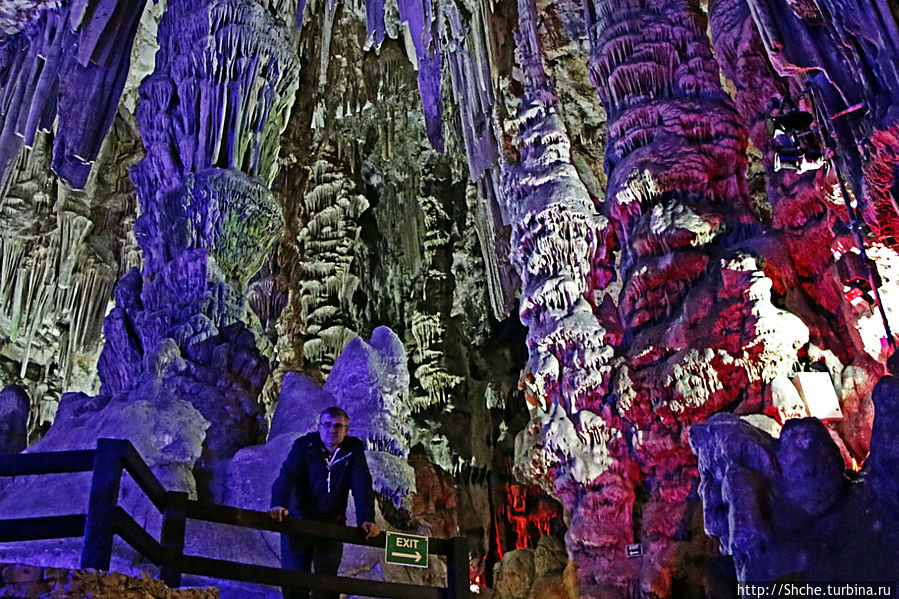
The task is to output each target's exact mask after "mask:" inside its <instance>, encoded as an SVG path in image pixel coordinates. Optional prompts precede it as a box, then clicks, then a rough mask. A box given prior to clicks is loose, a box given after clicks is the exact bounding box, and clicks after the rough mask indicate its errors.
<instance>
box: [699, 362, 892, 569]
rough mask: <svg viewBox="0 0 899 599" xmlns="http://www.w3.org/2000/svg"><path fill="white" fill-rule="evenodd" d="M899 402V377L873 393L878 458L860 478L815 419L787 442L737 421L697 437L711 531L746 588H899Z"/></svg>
mask: <svg viewBox="0 0 899 599" xmlns="http://www.w3.org/2000/svg"><path fill="white" fill-rule="evenodd" d="M892 362H895V359H894V360H892ZM895 366H896V364H895V363H894V364H892V367H893V368H892V369H891V370H893V371H894V370H895ZM897 398H899V380H897V379H896V377H895V372H894V373H893V375H892V376H886V377H884V378H882V379H881V380H880V382H879V383H878V384H877V386H876V387H875V389H874V393H873V399H874V406H875V409H876V416H875V418H874V428H873V432H872V435H871V454H870V456H869V457H868V459H867V460H866V462H865V465H864V467H863V468H862V469H861V471H860V472H857V473H856V472H854V471H852V470H847V469H845V467H844V465H843V460H842V458H841V456H840V451H839V449H838V448H837V446H836V445H834V443H833V442H832V441H831V439H830V436H829V435H828V432H827V429H826V428H825V427H824V425H823V424H822V423H821V422H820V421H819V420H817V419H815V418H803V419H793V420H790V421H788V422H787V423H786V425H785V426H784V428H783V430H782V431H781V433H780V438H779V439H774V438H772V437H771V436H770V435H768V434H766V433H764V432H762V431H760V430H758V429H757V428H755V427H754V426H752V425H750V424H748V423H747V422H745V421H744V420H742V419H740V418H739V417H737V416H734V415H732V414H718V415H715V416H713V417H711V418H710V419H709V420H708V422H706V423H705V424H697V425H695V426H694V427H693V428H692V429H691V430H690V444H691V446H692V447H693V450H694V451H695V452H696V454H697V456H698V457H699V468H700V475H701V478H702V482H701V484H700V487H699V493H700V496H701V497H702V500H703V505H704V514H705V530H706V532H707V533H708V534H709V535H710V536H712V537H714V538H716V539H718V541H719V543H720V546H721V550H722V552H724V553H726V554H727V555H731V556H733V558H734V564H735V566H736V570H737V576H738V578H739V580H741V581H775V580H777V581H786V580H791V581H797V582H805V581H828V582H831V581H832V582H835V583H839V582H847V581H881V582H882V581H894V580H895V576H896V570H895V566H894V565H895V560H896V559H897V557H899V535H897V533H896V531H897V522H896V519H897V518H896V514H897V511H896V508H897V505H896V499H897V481H896V456H897V452H896V447H897V441H896V425H897V421H896V418H897V410H896V406H897Z"/></svg>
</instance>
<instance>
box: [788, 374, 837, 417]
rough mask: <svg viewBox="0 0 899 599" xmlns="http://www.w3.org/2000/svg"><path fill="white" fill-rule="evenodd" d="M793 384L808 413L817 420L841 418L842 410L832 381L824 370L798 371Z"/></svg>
mask: <svg viewBox="0 0 899 599" xmlns="http://www.w3.org/2000/svg"><path fill="white" fill-rule="evenodd" d="M793 385H795V386H796V390H797V391H799V395H801V396H802V399H803V400H804V401H805V405H806V406H808V411H809V414H811V415H812V416H814V417H815V418H818V419H819V420H822V421H825V422H827V421H828V420H842V419H843V410H841V409H840V400H839V399H838V398H837V393H836V391H834V388H833V382H832V381H831V380H830V375H829V374H827V373H826V372H798V373H796V376H794V377H793Z"/></svg>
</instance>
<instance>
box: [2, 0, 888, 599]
mask: <svg viewBox="0 0 899 599" xmlns="http://www.w3.org/2000/svg"><path fill="white" fill-rule="evenodd" d="M897 48H899V34H897V28H896V19H895V14H893V13H891V12H890V11H889V10H888V7H887V5H886V3H884V2H880V1H878V2H875V3H874V4H873V5H872V6H871V7H866V6H864V5H863V4H862V3H859V2H854V1H852V0H803V1H799V0H797V1H787V0H783V1H781V0H712V1H710V2H708V3H707V6H706V5H704V4H703V5H700V3H698V2H694V1H691V0H651V1H650V0H647V1H638V0H583V2H578V1H575V0H540V1H538V2H529V1H527V0H520V1H519V2H517V3H512V2H502V3H495V4H494V3H482V2H477V1H474V0H467V1H465V0H458V1H451V0H438V1H434V2H432V1H429V2H425V3H418V2H406V1H402V0H400V1H398V2H397V3H392V2H386V3H385V2H379V1H377V0H369V1H368V2H365V3H362V2H358V1H351V2H330V1H329V2H324V1H320V0H309V2H302V3H299V4H298V5H294V3H287V2H280V1H277V0H271V1H260V2H256V1H253V2H249V1H238V0H229V1H224V0H212V1H210V2H203V3H200V4H197V3H192V2H185V1H178V0H172V1H170V2H167V3H166V2H160V3H158V4H156V3H148V4H146V5H145V4H144V3H143V2H134V3H130V2H114V1H113V0H105V1H101V0H79V1H73V2H25V3H17V4H16V5H15V7H14V8H12V9H7V8H2V9H0V82H2V90H0V94H2V95H0V98H2V100H3V102H2V104H0V140H2V151H0V172H2V174H3V178H2V188H0V191H2V193H3V196H2V199H0V222H2V226H0V254H2V265H3V268H2V270H0V330H2V331H3V338H2V347H0V381H2V382H3V384H4V385H8V384H16V385H19V386H20V387H21V389H23V390H24V391H25V392H26V393H27V395H28V396H30V404H31V405H30V411H29V416H28V419H27V423H26V431H24V432H23V434H27V437H28V438H29V441H30V443H34V442H36V441H38V440H39V439H41V438H42V437H43V436H44V435H45V434H46V435H47V438H48V439H50V440H51V441H52V442H53V443H62V441H61V437H60V433H59V432H57V433H55V435H56V436H54V432H53V426H52V425H51V423H52V422H53V421H54V418H55V415H56V413H57V409H58V408H57V406H61V407H60V408H59V409H60V410H61V413H62V414H69V417H75V416H78V417H82V416H83V415H84V414H88V413H91V414H93V413H96V414H102V413H107V414H113V413H114V414H116V416H115V418H111V419H109V418H107V420H108V422H111V423H114V422H119V420H118V418H120V417H122V416H119V415H118V414H120V411H122V410H124V411H123V412H121V413H124V414H127V413H129V412H128V411H127V410H128V409H130V408H129V406H136V405H141V406H144V405H146V406H148V409H151V410H156V411H158V412H159V413H160V416H159V418H160V419H161V420H162V421H165V422H169V419H168V417H167V416H165V412H166V410H170V411H172V414H174V413H178V414H181V413H184V414H188V413H189V414H190V417H189V420H190V422H191V423H192V424H191V426H190V427H189V428H187V429H185V430H184V431H181V432H180V433H178V432H174V433H173V434H175V436H176V437H177V436H178V435H179V434H181V435H182V436H185V440H186V441H187V446H189V447H190V450H189V451H186V452H175V454H177V455H168V456H166V454H165V452H164V451H163V452H162V454H163V455H162V457H160V458H159V463H158V464H154V466H157V467H159V468H162V469H165V468H167V466H165V463H166V460H169V461H170V462H171V465H172V467H171V469H170V470H171V473H170V477H169V479H168V480H169V482H170V483H171V484H172V485H175V486H180V487H182V488H186V489H189V490H191V491H192V492H197V493H199V494H201V495H205V496H209V497H218V498H220V497H222V496H223V495H222V494H223V493H226V491H225V489H226V488H227V484H228V483H227V480H228V474H227V472H228V471H229V468H231V465H230V464H231V463H232V462H231V460H232V456H234V455H235V454H236V453H238V452H240V451H241V450H244V449H252V448H254V447H264V446H263V445H260V443H261V442H262V441H264V440H265V437H266V433H267V428H268V426H269V424H270V423H271V422H272V418H273V416H274V415H275V414H277V412H276V410H277V407H278V405H279V398H283V397H285V395H284V393H285V390H284V389H282V381H284V380H285V375H286V374H287V373H294V374H296V373H302V374H303V375H304V376H305V377H307V379H308V380H309V381H310V382H309V384H322V383H324V384H325V385H326V386H327V384H328V383H327V382H326V381H328V380H330V374H331V371H332V369H333V368H334V367H335V363H336V362H337V360H338V356H340V355H341V352H342V351H343V350H344V349H345V348H346V347H347V346H348V344H350V342H351V340H353V339H355V338H357V337H358V336H361V337H363V338H369V337H371V335H372V334H373V332H374V331H375V330H376V329H377V327H379V326H381V325H386V326H389V327H390V328H391V329H392V330H393V331H395V332H396V334H397V335H398V336H399V339H401V340H402V343H403V346H404V350H405V354H406V356H407V357H408V364H407V366H408V373H409V377H408V389H407V390H404V391H402V392H401V393H400V395H402V397H403V398H402V405H403V406H404V408H403V410H404V412H403V413H404V414H406V412H405V410H408V414H407V415H405V416H404V418H406V417H408V419H409V421H410V422H411V424H410V432H409V437H408V439H405V440H404V442H403V443H408V452H409V455H410V456H411V457H410V458H409V461H410V463H411V464H413V465H414V467H415V478H416V480H417V481H418V485H417V486H418V488H417V492H418V494H420V497H419V499H418V500H417V503H416V501H415V500H413V501H412V502H411V507H410V504H408V503H407V504H404V505H401V506H400V507H396V506H394V507H393V508H391V507H389V504H391V503H393V502H391V501H387V502H385V503H384V504H383V506H382V507H384V509H385V510H387V513H385V517H387V518H388V519H391V520H392V522H393V523H394V524H400V523H402V524H405V525H409V524H410V522H413V521H415V520H416V518H419V519H421V520H422V521H427V522H429V524H430V525H431V526H432V527H433V529H435V530H441V531H443V533H444V534H456V533H461V534H465V535H468V536H470V537H472V538H473V539H475V540H476V541H477V551H476V554H475V555H473V561H472V569H473V575H475V574H477V575H480V576H481V577H482V579H487V581H488V582H490V580H489V579H490V578H491V576H492V564H493V563H494V562H496V561H498V560H501V559H502V558H503V555H504V554H506V553H508V552H510V551H512V550H514V549H523V548H524V547H525V546H528V545H530V546H532V547H533V546H536V544H537V539H538V537H539V536H540V535H546V534H555V535H562V534H565V541H566V546H567V551H568V556H569V558H570V559H571V562H572V568H571V569H569V570H567V572H568V573H569V574H568V576H569V578H570V577H571V576H574V577H575V579H576V583H577V586H578V588H579V593H580V594H581V596H584V597H618V596H621V597H624V596H631V594H633V593H637V594H638V595H639V596H658V597H665V596H693V595H695V596H705V595H709V596H711V595H714V594H715V592H717V591H714V590H713V589H717V588H719V585H720V584H722V579H723V580H724V583H725V584H726V583H727V582H728V581H731V582H732V577H733V574H732V573H730V572H728V568H727V559H728V558H727V557H726V556H724V557H722V555H721V549H719V547H717V546H716V544H715V543H714V542H713V540H712V539H710V538H709V537H708V536H707V535H706V534H705V533H706V532H707V533H708V535H711V536H712V537H719V536H720V534H719V533H717V532H716V529H715V528H714V527H712V528H710V527H709V525H708V522H707V523H706V525H705V532H704V531H703V523H702V518H701V509H700V508H701V499H705V498H704V497H700V494H699V493H698V491H697V489H698V487H699V479H700V472H699V467H698V463H697V458H696V457H695V455H694V453H693V451H691V448H690V446H689V444H688V442H687V436H688V432H689V430H690V429H691V427H692V426H693V425H695V424H701V423H703V422H704V421H705V420H706V419H707V418H708V417H709V416H710V415H712V414H714V413H717V412H727V413H733V414H736V415H739V416H741V417H743V420H745V421H751V422H753V423H754V424H755V425H757V426H758V427H761V428H764V429H765V430H767V431H769V432H772V433H774V434H777V433H778V432H779V431H780V429H781V427H782V426H784V424H785V421H786V419H787V417H788V416H790V415H802V414H801V412H802V410H799V412H795V413H794V412H790V411H789V410H785V408H784V405H785V404H784V402H785V401H787V400H785V399H784V397H785V395H784V393H787V392H786V391H784V389H786V387H784V386H783V384H782V383H783V382H784V381H787V380H788V378H789V377H790V376H792V375H793V374H795V373H796V372H797V371H802V370H820V371H826V372H827V373H828V374H829V375H830V378H831V381H832V383H833V387H834V390H835V393H836V397H837V399H838V401H839V403H840V405H841V407H842V412H843V417H842V418H841V419H839V420H835V421H831V422H827V423H826V424H825V430H826V431H827V439H828V440H830V441H832V442H834V443H835V447H836V448H837V452H838V453H839V456H840V460H841V462H842V466H843V467H854V468H856V469H858V468H862V465H863V464H864V463H865V460H866V457H867V454H868V451H869V448H870V443H871V441H870V439H871V430H872V427H873V426H874V415H875V411H876V410H875V405H874V403H873V402H872V399H871V393H872V389H873V387H874V385H875V383H876V382H877V380H878V379H879V378H880V376H881V375H882V374H883V372H884V363H885V361H886V358H887V357H888V355H889V354H890V353H891V352H892V339H890V337H891V335H890V333H888V332H887V331H885V322H884V320H886V321H887V322H888V323H890V324H894V325H895V322H894V321H895V312H896V310H897V309H899V308H897V306H899V288H897V287H896V285H897V284H899V279H897V275H896V274H894V271H895V268H896V262H897V256H896V251H895V239H894V232H893V228H894V227H895V223H896V221H897V209H896V206H895V195H896V194H895V189H896V187H895V185H896V178H897V177H896V168H897V166H896V165H897V164H899V159H897V158H896V157H897V155H899V152H897V147H899V143H897V141H896V140H897V131H899V128H897V127H899V125H897V120H899V112H897V109H896V105H897V102H899V83H897V81H899V79H897V74H896V66H895V65H896V61H895V59H896V56H897V54H899V49H897ZM76 99H77V100H76ZM791 107H795V109H796V110H801V111H807V112H808V113H809V114H810V115H811V117H812V119H813V124H812V125H811V128H812V130H813V132H814V135H813V136H812V137H810V138H808V139H813V141H812V142H803V143H812V145H814V144H818V145H821V144H822V143H823V145H824V149H825V150H826V149H830V150H832V153H827V152H822V153H821V154H822V156H821V157H820V160H819V163H823V162H828V163H829V164H828V166H826V167H824V168H820V167H821V166H822V164H817V165H816V166H817V167H819V168H810V169H808V170H806V171H804V172H800V171H799V170H790V169H785V168H782V159H783V157H784V149H783V148H782V147H779V146H778V145H777V142H776V140H775V139H773V138H772V137H771V136H770V135H769V134H768V132H767V131H766V123H767V122H768V121H769V118H768V117H769V116H770V115H771V114H772V113H783V112H784V111H789V110H791ZM813 149H814V148H813ZM818 149H819V150H820V149H821V148H818ZM868 257H869V258H870V259H871V262H872V263H873V264H875V265H876V267H877V269H878V270H879V273H877V274H875V273H872V272H870V271H868V270H866V268H865V263H866V258H868ZM859 281H861V282H859ZM871 283H873V285H872V284H871ZM853 285H854V286H855V287H853ZM856 292H857V293H856ZM852 294H855V295H852ZM516 312H517V313H516ZM887 326H888V325H887ZM896 326H899V325H896ZM291 376H294V375H291ZM786 384H787V385H788V386H790V387H791V385H790V384H789V382H787V383H786ZM65 392H80V394H78V395H76V394H72V395H70V396H63V394H64V393H65ZM288 392H292V391H288ZM7 395H8V396H9V397H16V398H21V392H20V391H19V390H16V389H11V390H10V391H9V393H8V394H7ZM787 395H789V393H787ZM61 397H62V403H60V398H61ZM66 397H68V401H67V400H66ZM789 397H790V400H792V398H793V396H792V395H789ZM799 401H800V403H801V400H799ZM141 402H144V403H141ZM104 411H106V412H104ZM13 412H15V413H16V414H18V412H17V411H16V410H11V411H10V413H13ZM10 418H12V417H10ZM16 418H18V416H16ZM101 420H102V419H101ZM88 421H90V418H87V420H85V422H88ZM11 422H12V420H11ZM15 422H16V423H17V424H16V426H18V427H21V424H18V422H19V421H18V420H16V421H15ZM56 426H57V430H62V428H61V425H59V424H58V425H56ZM79 426H80V425H79ZM109 426H114V425H112V424H110V425H109ZM166 426H169V425H168V424H166ZM48 428H49V429H50V432H49V433H47V430H48ZM76 428H77V427H76ZM785 430H786V429H785ZM379 434H380V433H379ZM188 436H189V437H190V438H189V439H187V438H186V437H188ZM375 438H380V437H378V435H373V437H372V439H375ZM78 439H79V441H78V442H80V443H86V442H87V440H88V439H87V438H86V437H85V438H82V437H80V436H79V437H78ZM373 443H375V444H377V442H375V441H373ZM51 445H52V443H51ZM45 446H46V444H45ZM38 447H40V445H38ZM260 451H263V450H261V449H260ZM405 456H406V454H405V453H404V454H403V457H405ZM404 476H405V479H408V478H409V477H408V473H406V475H404ZM405 479H404V480H405ZM404 485H406V486H407V487H408V486H410V485H411V483H408V481H407V483H404ZM438 503H445V504H447V505H451V506H454V508H453V509H451V510H448V511H447V512H446V513H440V510H436V509H434V506H435V505H436V504H438ZM394 509H395V510H397V511H393V510H394ZM634 543H640V544H642V547H643V552H644V553H643V556H642V557H641V558H639V559H632V558H629V557H628V556H627V554H626V551H625V548H626V546H628V545H631V544H634ZM722 547H723V551H724V553H725V554H728V555H729V554H730V553H729V547H731V545H729V544H727V543H725V544H724V545H723V546H722ZM522 555H524V554H522ZM516 559H517V558H516ZM504 563H505V562H504ZM722 564H723V566H722ZM574 572H576V575H575V574H574ZM738 572H739V569H738ZM507 580H508V578H507ZM569 583H570V580H569ZM572 584H574V583H570V584H569V586H571V585H572Z"/></svg>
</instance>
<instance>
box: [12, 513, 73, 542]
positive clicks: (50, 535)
mask: <svg viewBox="0 0 899 599" xmlns="http://www.w3.org/2000/svg"><path fill="white" fill-rule="evenodd" d="M86 519H87V516H85V515H84V514H70V515H66V516H41V517H37V518H14V519H10V520H0V543H8V542H10V541H37V540H38V539H64V538H67V537H83V536H84V521H85V520H86Z"/></svg>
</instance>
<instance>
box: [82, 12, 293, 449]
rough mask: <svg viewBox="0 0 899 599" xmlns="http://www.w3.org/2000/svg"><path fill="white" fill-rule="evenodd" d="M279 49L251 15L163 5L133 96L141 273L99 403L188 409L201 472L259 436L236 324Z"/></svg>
mask: <svg viewBox="0 0 899 599" xmlns="http://www.w3.org/2000/svg"><path fill="white" fill-rule="evenodd" d="M289 36H290V28H289V27H288V26H287V25H286V24H285V23H284V22H283V21H281V20H279V19H278V18H276V17H274V16H272V14H271V12H270V11H269V9H268V8H267V7H266V6H263V5H261V4H259V3H256V2H246V1H237V0H213V1H209V2H194V1H192V0H173V1H171V2H169V5H168V9H167V11H166V13H165V15H164V17H163V19H162V21H161V22H160V25H159V45H160V49H159V51H158V53H157V55H156V70H155V72H154V73H153V74H152V75H150V76H149V77H147V78H146V79H145V80H144V82H143V83H142V84H141V87H140V104H139V107H138V110H137V120H138V123H139V126H140V134H141V138H142V140H143V143H144V146H145V148H146V151H147V154H146V157H145V158H144V159H143V160H142V161H141V162H140V163H139V164H138V165H137V166H136V167H135V168H134V169H133V170H132V172H131V176H132V179H133V181H134V183H135V186H136V187H137V192H138V196H139V199H140V205H141V216H140V218H139V219H138V222H137V224H136V226H135V235H136V237H137V239H138V243H139V245H140V247H141V250H142V251H143V259H144V262H143V268H142V270H141V272H140V273H138V272H136V271H134V270H133V271H131V272H130V273H128V274H126V275H125V277H123V279H122V280H121V281H120V282H119V285H118V287H117V289H116V294H115V297H116V307H115V309H113V310H112V312H111V313H110V314H109V316H108V317H107V319H106V323H105V326H104V329H105V333H106V337H107V343H106V346H105V347H104V350H103V354H102V355H101V358H100V366H99V371H100V378H101V382H102V387H101V395H102V396H106V397H117V396H120V395H127V396H128V397H129V398H138V397H155V398H159V399H162V398H176V399H183V400H186V401H189V402H191V403H192V404H193V405H194V406H195V407H196V408H197V409H198V410H199V411H200V412H201V413H202V414H203V416H204V417H205V418H206V419H207V420H208V421H209V422H210V423H211V425H212V426H211V429H210V430H209V431H208V433H207V441H206V444H205V447H204V456H203V460H204V464H205V466H209V464H211V463H214V462H215V461H217V460H220V459H223V458H227V457H230V455H232V454H233V453H234V451H236V450H237V449H239V448H240V447H242V446H245V445H247V444H249V443H253V442H256V441H257V440H258V438H259V436H260V434H261V433H262V432H264V424H263V422H262V418H261V412H260V409H259V406H258V403H257V396H258V394H259V391H260V389H261V385H262V384H263V382H264V380H265V378H266V377H267V375H268V364H267V361H266V360H265V358H263V357H262V356H260V354H259V352H258V351H257V349H256V346H255V343H254V337H253V334H252V333H250V332H249V331H248V330H247V329H246V327H245V326H244V324H243V323H242V322H241V321H242V320H243V318H244V311H245V306H244V304H245V299H244V295H243V294H244V287H245V285H246V284H247V282H248V280H249V279H250V277H251V276H252V275H253V274H254V273H255V272H256V271H257V270H258V269H259V267H260V265H261V263H262V261H263V260H264V258H265V256H266V254H267V252H268V250H269V249H270V248H271V246H272V244H273V243H274V242H275V241H276V240H277V238H278V236H279V234H280V231H281V228H282V222H283V221H282V217H281V213H280V207H279V206H278V204H277V202H276V201H275V200H274V198H273V196H272V193H271V191H270V190H269V186H270V185H271V182H272V179H273V178H274V175H275V173H276V170H277V166H278V165H277V155H278V150H279V142H278V138H279V135H280V134H281V132H282V130H283V128H284V125H285V123H286V121H287V115H288V113H289V111H290V108H291V106H292V104H293V100H294V94H295V91H296V81H297V74H298V69H299V66H298V59H297V58H296V54H295V52H294V50H293V47H292V43H291V40H290V37H289ZM201 466H202V465H201Z"/></svg>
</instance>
